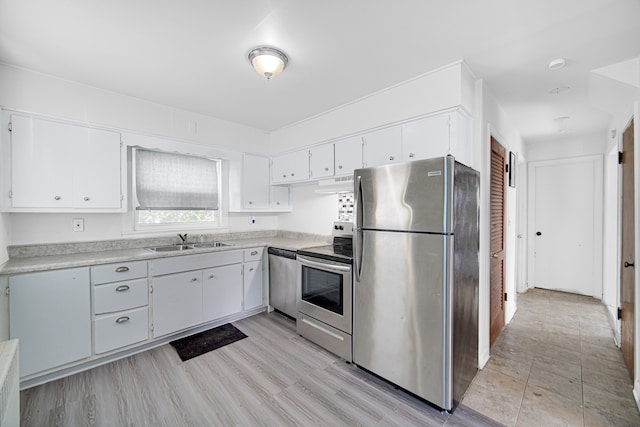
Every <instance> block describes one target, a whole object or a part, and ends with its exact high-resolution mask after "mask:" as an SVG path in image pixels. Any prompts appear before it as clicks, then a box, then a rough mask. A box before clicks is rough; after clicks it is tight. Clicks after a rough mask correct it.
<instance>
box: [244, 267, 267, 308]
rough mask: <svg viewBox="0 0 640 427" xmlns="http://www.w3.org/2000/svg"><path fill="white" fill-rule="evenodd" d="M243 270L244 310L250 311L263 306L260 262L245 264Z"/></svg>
mask: <svg viewBox="0 0 640 427" xmlns="http://www.w3.org/2000/svg"><path fill="white" fill-rule="evenodd" d="M243 269H244V272H243V273H244V274H243V275H244V309H245V310H251V309H252V308H257V307H261V306H263V305H264V301H263V296H264V292H263V289H262V261H253V262H246V263H244V265H243Z"/></svg>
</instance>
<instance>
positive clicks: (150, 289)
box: [149, 286, 153, 294]
mask: <svg viewBox="0 0 640 427" xmlns="http://www.w3.org/2000/svg"><path fill="white" fill-rule="evenodd" d="M149 293H150V294H152V293H153V286H149Z"/></svg>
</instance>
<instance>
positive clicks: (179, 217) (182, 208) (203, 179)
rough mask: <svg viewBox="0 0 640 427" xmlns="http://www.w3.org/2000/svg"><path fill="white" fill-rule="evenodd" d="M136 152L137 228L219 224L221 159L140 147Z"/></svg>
mask: <svg viewBox="0 0 640 427" xmlns="http://www.w3.org/2000/svg"><path fill="white" fill-rule="evenodd" d="M134 153H135V161H134V168H135V169H134V174H135V198H136V200H137V204H136V215H135V217H136V221H135V222H136V228H138V229H139V228H145V229H146V228H151V227H154V226H159V225H160V226H162V225H164V226H165V227H166V226H167V225H178V224H179V225H180V226H181V228H183V226H184V225H193V226H195V225H200V226H202V225H206V226H207V227H215V226H218V225H219V215H218V211H219V206H220V196H219V195H220V176H219V173H220V161H219V160H213V159H208V158H205V157H198V156H189V155H184V154H175V153H166V152H161V151H152V150H145V149H141V148H138V149H136V150H135V151H134ZM165 227H163V228H165Z"/></svg>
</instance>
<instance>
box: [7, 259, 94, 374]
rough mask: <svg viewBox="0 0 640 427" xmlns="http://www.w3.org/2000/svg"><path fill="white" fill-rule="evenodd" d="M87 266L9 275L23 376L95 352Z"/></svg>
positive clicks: (11, 311) (11, 316)
mask: <svg viewBox="0 0 640 427" xmlns="http://www.w3.org/2000/svg"><path fill="white" fill-rule="evenodd" d="M90 286H91V285H90V283H89V268H73V269H68V270H54V271H46V272H40V273H30V274H22V275H18V276H12V277H10V278H9V289H10V291H9V292H10V296H9V322H10V323H9V325H10V327H9V329H10V336H11V339H14V338H17V339H19V340H20V341H19V343H20V344H19V345H20V352H19V354H20V377H21V378H22V377H26V376H29V375H32V374H36V373H38V372H42V371H46V370H49V369H52V368H56V367H58V366H61V365H65V364H67V363H71V362H74V361H77V360H80V359H84V358H86V357H89V356H91V299H90V298H91V297H90Z"/></svg>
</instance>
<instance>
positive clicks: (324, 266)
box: [298, 255, 351, 272]
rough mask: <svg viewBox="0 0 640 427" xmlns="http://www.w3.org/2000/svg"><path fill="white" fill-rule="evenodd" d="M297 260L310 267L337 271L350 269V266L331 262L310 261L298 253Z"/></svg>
mask: <svg viewBox="0 0 640 427" xmlns="http://www.w3.org/2000/svg"><path fill="white" fill-rule="evenodd" d="M298 261H300V263H301V264H303V265H308V266H310V267H316V268H321V269H323V270H333V271H339V272H349V271H351V266H345V267H343V266H340V265H333V264H325V263H323V262H316V261H311V260H310V259H308V258H305V257H303V256H300V255H298Z"/></svg>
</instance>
